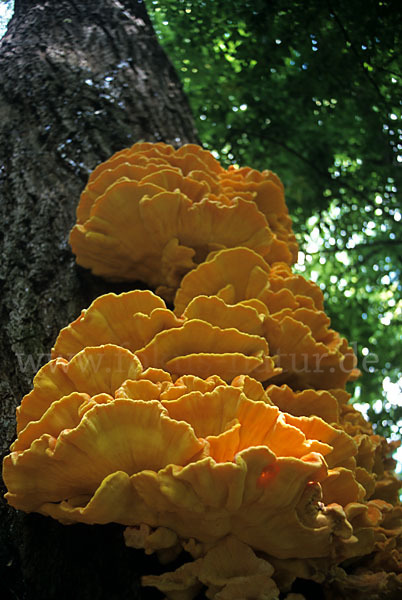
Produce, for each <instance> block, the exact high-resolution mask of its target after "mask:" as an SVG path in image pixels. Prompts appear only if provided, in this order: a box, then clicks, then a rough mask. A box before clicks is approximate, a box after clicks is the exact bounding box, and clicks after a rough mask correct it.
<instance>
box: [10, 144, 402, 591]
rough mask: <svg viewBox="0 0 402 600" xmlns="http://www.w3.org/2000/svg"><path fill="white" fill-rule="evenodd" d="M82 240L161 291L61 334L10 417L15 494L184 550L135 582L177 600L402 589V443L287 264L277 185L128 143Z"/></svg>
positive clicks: (78, 237) (82, 207) (112, 299)
mask: <svg viewBox="0 0 402 600" xmlns="http://www.w3.org/2000/svg"><path fill="white" fill-rule="evenodd" d="M70 241H71V244H72V248H73V251H74V253H75V254H76V256H77V262H78V263H79V264H81V265H83V266H85V267H88V268H91V269H92V271H93V272H94V273H95V274H98V275H102V276H104V277H106V278H111V279H114V280H138V279H141V280H143V281H144V282H146V283H147V284H149V285H150V286H152V287H153V288H156V292H157V294H159V295H157V294H156V293H154V292H152V291H148V290H132V291H129V292H125V293H123V294H119V295H116V294H105V295H103V296H101V297H99V298H97V299H95V300H94V302H93V303H92V304H91V305H90V306H89V308H87V309H85V310H83V311H82V313H81V315H80V316H79V317H78V318H77V319H76V320H75V321H73V322H72V323H71V324H69V325H67V326H66V327H64V329H62V330H61V331H60V333H59V336H58V337H57V339H56V341H55V344H54V347H53V348H52V353H51V354H52V360H51V361H50V362H49V363H47V364H46V365H45V366H44V367H42V368H41V369H40V370H39V372H38V373H37V375H36V376H35V378H34V382H33V389H32V391H31V392H29V393H28V394H27V395H26V396H25V397H24V398H23V399H22V402H21V405H20V406H19V407H18V409H17V439H16V440H15V441H14V443H13V444H12V446H11V452H10V454H9V455H8V456H6V457H5V459H4V463H3V477H4V481H5V483H6V486H7V488H8V492H7V494H6V498H7V500H8V502H9V504H10V505H12V506H14V507H15V508H17V509H21V510H24V511H26V512H31V511H36V512H39V513H41V514H43V515H48V516H51V517H53V518H55V519H58V520H59V521H61V522H62V523H74V522H81V523H89V524H91V523H98V524H102V523H109V522H116V523H120V524H122V525H125V526H126V527H127V529H126V531H125V539H126V544H127V545H128V546H132V547H135V548H143V549H144V550H145V552H146V553H148V554H150V553H152V552H156V553H157V554H158V556H159V557H160V559H161V561H164V562H167V561H169V560H170V559H172V558H174V557H177V556H178V553H179V552H180V551H181V550H182V549H184V550H186V552H187V553H188V556H190V557H192V559H193V560H189V561H188V562H186V563H185V564H184V565H182V566H181V567H179V568H178V569H177V570H176V571H174V572H166V573H164V574H162V575H160V576H146V577H144V578H143V581H142V582H143V585H151V586H156V587H157V588H159V589H160V590H161V591H163V592H164V593H165V594H166V597H167V598H168V599H171V600H176V599H179V598H180V599H187V598H188V599H189V600H190V599H191V598H193V597H195V595H197V594H198V593H199V592H200V590H201V589H202V588H204V589H205V590H206V591H205V593H206V596H207V597H208V598H211V599H212V598H216V599H217V600H218V599H221V600H238V599H239V598H250V600H251V599H253V600H276V599H277V598H278V597H279V594H281V597H284V598H288V600H291V599H292V600H293V599H294V600H296V599H299V598H301V595H300V594H299V593H297V591H295V590H293V589H292V584H293V582H294V581H295V580H296V579H297V578H301V579H311V580H313V581H315V582H317V583H321V584H322V583H323V582H324V581H325V580H326V579H328V580H330V581H331V582H332V583H333V586H334V589H336V590H341V592H342V594H343V593H345V594H346V595H344V597H345V598H346V597H352V596H353V594H351V593H350V590H353V585H351V584H350V582H353V581H355V582H356V585H357V587H358V588H359V589H371V588H370V585H371V584H370V582H373V581H374V582H380V584H381V585H382V586H383V589H384V590H385V591H386V592H387V593H388V591H389V590H394V589H397V590H402V581H401V580H402V576H401V575H400V573H401V570H402V568H401V564H402V560H401V548H402V542H401V535H402V507H401V505H400V503H399V500H398V490H399V488H400V482H399V480H398V479H397V477H396V476H395V473H394V463H393V461H392V459H390V458H389V455H390V453H391V452H392V450H393V448H394V446H393V445H392V444H388V443H387V442H386V440H385V439H384V438H382V437H381V436H379V435H376V434H375V433H374V432H373V429H372V427H371V425H370V423H368V422H367V421H366V420H365V419H364V418H363V416H362V415H361V414H360V413H359V412H358V411H357V410H356V409H355V408H354V407H353V406H352V405H351V404H350V403H349V399H350V396H349V394H348V393H347V392H346V389H345V387H346V384H347V382H348V381H350V380H352V379H354V378H356V377H357V376H358V375H359V372H358V370H357V369H356V357H355V355H354V353H353V350H352V348H351V347H350V346H349V344H348V342H347V340H346V339H344V338H343V337H341V336H340V335H339V334H338V333H337V332H336V331H334V330H333V329H331V328H330V321H329V318H328V317H327V315H326V314H325V312H324V303H323V295H322V292H321V290H320V288H319V287H318V286H317V285H316V284H314V283H313V282H311V281H306V280H305V279H304V278H303V277H302V276H301V275H297V274H295V273H294V272H292V268H291V265H292V264H293V262H294V261H295V259H296V254H297V244H296V241H295V237H294V234H293V232H292V225H291V220H290V218H289V215H288V211H287V208H286V204H285V201H284V192H283V186H282V184H281V182H280V180H279V179H278V177H277V176H276V175H275V174H273V173H271V172H270V171H263V172H258V171H255V170H253V169H251V168H248V167H245V168H242V169H234V168H232V167H231V168H229V169H227V170H225V169H224V168H223V167H221V166H220V165H219V163H218V162H217V161H216V160H215V158H214V157H213V156H212V155H211V154H210V153H209V152H207V151H205V150H203V149H202V148H200V147H198V146H195V145H191V144H189V145H187V146H183V147H182V148H180V149H179V150H175V149H173V148H172V147H171V146H169V145H167V144H162V143H158V144H150V143H138V144H134V146H132V147H131V148H128V149H125V150H122V151H120V152H118V153H116V154H115V155H114V156H112V157H111V158H110V159H109V160H108V161H106V162H104V163H102V164H101V165H99V166H98V167H97V168H96V169H95V170H94V172H93V173H92V175H91V176H90V178H89V181H88V184H87V186H86V188H85V190H84V191H83V193H82V195H81V200H80V203H79V205H78V208H77V224H76V225H75V227H74V228H73V230H72V232H71V236H70ZM161 296H163V297H164V298H165V299H166V300H169V301H170V300H173V299H174V305H173V310H171V309H170V308H168V306H167V305H166V304H165V301H164V300H163V299H162V297H161ZM367 557H369V558H367ZM359 586H360V587H359ZM365 586H366V588H365ZM398 586H399V587H398ZM295 589H296V590H297V588H295ZM324 592H325V590H324ZM328 593H329V595H328V598H333V597H334V596H333V595H331V593H332V592H331V590H329V592H328ZM325 597H327V596H325Z"/></svg>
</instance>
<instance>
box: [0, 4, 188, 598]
mask: <svg viewBox="0 0 402 600" xmlns="http://www.w3.org/2000/svg"><path fill="white" fill-rule="evenodd" d="M138 140H145V141H165V142H167V143H171V144H173V145H176V146H178V145H181V144H183V143H187V142H197V141H198V140H197V134H196V132H195V129H194V126H193V122H192V118H191V114H190V110H189V106H188V103H187V100H186V98H185V97H184V95H183V93H182V90H181V87H180V83H179V81H178V78H177V76H176V74H175V72H174V70H173V68H172V65H171V64H170V62H169V60H168V58H167V57H166V55H165V54H164V52H163V50H162V49H161V48H160V46H159V45H158V42H157V40H156V37H155V34H154V31H153V29H152V25H151V23H150V21H149V18H148V16H147V13H146V10H145V7H144V4H143V2H142V1H141V0H120V1H119V0H87V1H86V2H79V1H78V0H77V1H76V0H37V1H35V0H16V1H15V14H14V17H13V19H12V20H11V22H10V24H9V28H8V31H7V33H6V35H5V36H4V38H3V39H2V42H1V45H0V229H1V231H0V244H1V257H2V260H1V263H0V293H1V298H0V317H1V324H0V343H1V349H2V352H1V364H0V441H1V450H2V456H4V454H6V453H7V449H8V447H9V445H10V443H11V442H12V440H13V437H14V431H15V421H14V414H15V408H16V406H17V405H18V404H19V403H20V401H21V397H22V396H23V395H24V394H25V393H26V392H27V391H29V389H30V388H31V386H32V378H33V376H34V374H35V373H36V371H37V370H38V369H39V367H40V366H41V365H42V364H43V363H45V362H46V361H47V360H48V359H49V351H50V348H51V346H52V344H53V342H54V340H55V338H56V335H57V333H58V331H59V330H60V328H61V327H63V326H65V325H66V324H67V323H69V322H70V321H71V320H72V319H74V318H75V317H76V316H77V315H78V314H79V312H80V310H81V309H82V308H84V307H86V306H88V304H89V303H90V302H91V301H92V300H93V298H94V297H96V296H97V295H99V294H101V293H105V292H107V291H111V290H113V291H118V290H119V289H122V288H121V287H120V288H119V286H117V285H112V284H110V283H107V282H104V281H101V280H99V279H97V278H95V277H93V276H91V275H90V274H88V273H87V272H86V271H84V270H83V269H79V268H78V267H77V266H76V265H75V262H74V258H73V256H72V253H71V251H70V249H69V245H68V242H67V238H68V233H69V230H70V229H71V227H72V225H73V223H74V221H75V207H76V205H77V203H78V199H79V194H80V191H81V190H82V188H83V187H84V185H85V183H86V180H87V177H88V173H89V172H90V171H91V170H92V169H93V168H94V167H95V165H96V164H98V163H99V162H101V161H103V160H105V159H106V158H108V157H109V156H110V155H111V154H112V153H113V152H115V151H117V150H119V149H121V148H124V147H127V146H130V145H132V144H133V143H134V142H136V141H138ZM132 287H136V284H135V283H133V285H132ZM1 492H2V494H1V496H2V495H3V493H4V487H2V490H1ZM122 530H123V527H121V526H117V525H109V526H83V525H73V526H69V527H66V526H62V525H60V524H58V523H57V522H55V521H52V520H51V519H47V518H44V517H41V516H39V515H24V514H22V513H18V512H17V511H15V510H13V509H10V508H9V507H8V506H7V505H6V504H5V502H4V500H3V499H2V500H1V504H0V559H1V560H0V564H1V566H0V569H1V571H0V597H1V598H2V599H4V600H8V599H10V600H11V599H16V598H18V599H19V600H54V599H55V598H57V599H58V600H63V599H65V600H72V599H74V600H75V599H77V600H86V599H87V598H88V599H89V598H90V599H91V600H101V599H102V600H103V599H105V600H106V598H107V599H108V600H114V599H116V600H117V599H119V600H124V599H125V598H127V599H128V598H130V599H131V600H132V599H133V598H159V597H160V595H159V594H158V593H157V592H154V591H150V590H146V589H142V588H140V582H139V579H140V575H141V574H144V573H145V572H157V570H158V565H157V563H156V561H155V560H154V559H152V558H144V556H143V553H142V552H136V551H134V550H132V549H127V548H125V546H124V542H123V536H122ZM2 588H4V589H2Z"/></svg>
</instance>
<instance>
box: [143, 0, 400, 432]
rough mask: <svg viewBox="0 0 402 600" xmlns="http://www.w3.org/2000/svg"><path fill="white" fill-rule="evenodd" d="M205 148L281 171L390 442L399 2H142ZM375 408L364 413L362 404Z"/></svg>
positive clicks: (362, 397) (396, 369)
mask: <svg viewBox="0 0 402 600" xmlns="http://www.w3.org/2000/svg"><path fill="white" fill-rule="evenodd" d="M147 7H148V10H149V11H150V13H151V16H152V18H153V20H154V25H155V28H156V31H157V33H158V35H159V37H160V40H161V42H162V44H163V45H164V47H165V49H166V50H167V52H168V54H169V56H170V57H171V59H172V61H173V63H174V65H175V67H176V69H177V71H178V72H179V74H180V75H181V78H182V82H183V85H184V88H185V91H186V92H187V94H188V96H189V98H190V101H191V104H192V108H193V112H194V115H195V117H196V119H197V126H198V129H199V133H200V136H201V139H202V141H203V143H204V145H205V146H206V147H207V148H210V149H211V150H214V151H215V152H216V154H217V156H219V158H220V160H222V161H223V162H227V163H235V164H236V163H237V164H239V165H244V164H250V165H252V166H253V167H256V168H258V169H263V168H270V169H272V170H274V171H277V172H278V173H279V174H280V176H281V178H282V179H283V181H284V183H285V187H286V190H287V203H288V205H289V208H290V211H291V214H292V216H293V219H294V222H295V228H296V231H297V232H298V235H299V241H300V245H301V248H302V249H303V254H301V256H300V259H301V264H300V267H299V269H300V271H301V272H303V273H304V274H306V275H308V276H310V277H312V278H313V279H316V280H318V282H319V283H320V285H321V287H322V289H323V291H324V293H325V297H326V306H327V311H328V312H329V313H330V315H331V317H332V321H333V325H334V327H335V328H337V329H338V330H340V331H342V332H343V333H345V334H346V335H347V336H348V338H349V339H350V340H351V341H352V342H354V343H355V346H356V351H357V353H358V356H359V362H360V368H361V369H362V372H363V375H362V377H361V379H360V380H359V381H358V382H357V384H356V387H355V398H356V400H358V401H359V402H360V403H361V404H362V405H363V408H365V409H366V410H367V409H368V410H369V413H370V416H371V418H373V419H374V420H375V421H376V422H377V427H378V429H379V431H381V432H384V433H386V434H387V435H390V434H392V435H394V436H395V435H398V426H397V425H395V423H397V422H398V420H400V419H401V418H402V406H400V404H401V401H400V400H399V405H398V399H397V395H396V393H395V388H396V387H397V386H395V385H394V386H393V388H392V390H393V392H392V394H390V393H388V399H386V396H385V395H384V396H383V397H382V396H381V390H382V387H383V381H385V385H386V386H387V385H388V388H387V389H388V392H389V390H390V385H391V382H394V383H396V382H398V381H399V380H400V377H401V372H400V366H399V364H400V360H399V354H400V350H399V344H398V320H399V325H400V318H401V308H402V301H401V284H400V272H401V268H400V255H401V248H402V239H401V234H400V225H401V224H400V220H401V212H400V209H399V208H398V202H397V191H398V185H399V182H398V178H399V172H398V166H399V165H400V163H401V162H402V136H401V133H402V131H401V125H400V116H401V103H400V97H401V93H400V92H401V82H400V71H401V59H400V52H399V50H398V49H399V48H400V47H401V30H400V28H398V27H396V26H395V15H396V14H398V13H399V10H398V6H397V3H396V2H393V1H392V0H390V1H387V0H385V1H383V2H379V1H373V0H371V1H370V2H367V3H365V5H364V10H362V5H361V2H359V1H358V0H349V1H348V2H346V1H344V0H342V1H340V2H337V3H334V4H332V3H330V2H322V3H321V2H315V3H306V2H302V1H296V2H289V1H286V0H273V1H270V2H266V0H253V1H251V0H245V1H244V0H242V1H239V0H235V1H230V2H229V1H228V0H225V1H222V2H214V1H213V0H153V1H151V0H148V2H147ZM369 406H370V408H369Z"/></svg>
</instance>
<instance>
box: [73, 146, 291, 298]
mask: <svg viewBox="0 0 402 600" xmlns="http://www.w3.org/2000/svg"><path fill="white" fill-rule="evenodd" d="M255 173H257V172H255ZM226 175H227V178H225V177H226ZM241 175H242V173H241ZM259 175H260V179H261V181H254V180H253V177H247V175H246V174H245V176H244V177H243V178H242V181H239V180H238V178H237V177H233V174H232V172H231V171H230V170H229V172H226V171H225V170H224V169H223V168H222V167H221V166H220V165H219V163H218V162H217V161H216V160H215V159H214V158H213V156H212V155H211V154H210V153H209V152H207V151H206V150H202V149H200V148H199V147H198V146H195V145H192V144H188V145H186V146H183V147H182V148H180V149H179V150H174V149H173V148H172V147H171V146H168V145H166V144H162V143H159V144H147V143H145V144H144V143H140V144H134V146H132V148H129V149H126V150H125V151H121V152H118V153H117V154H116V155H114V156H112V157H111V158H110V159H109V160H108V161H106V162H105V163H103V164H102V165H100V166H99V167H97V168H96V169H95V170H94V172H93V173H92V175H91V176H90V178H89V181H88V184H87V186H86V188H85V190H84V191H83V193H82V196H81V200H80V204H79V206H78V209H77V224H76V225H75V227H74V228H73V230H72V232H71V235H70V242H71V246H72V248H73V251H74V253H75V254H76V257H77V262H78V263H79V264H80V265H82V266H84V267H87V268H90V269H92V271H93V272H94V273H95V274H96V275H101V276H102V277H106V278H110V279H114V280H138V279H140V280H142V281H144V282H146V283H147V284H149V285H151V286H153V287H157V288H158V290H157V291H158V293H162V294H163V295H165V296H166V297H167V298H170V297H172V295H173V294H174V292H175V290H176V289H177V287H178V286H179V284H180V280H181V278H182V276H183V275H184V274H185V273H186V272H188V271H190V270H191V269H193V268H194V267H195V266H196V265H197V264H198V263H199V262H201V261H202V260H204V259H205V258H206V257H207V255H208V254H209V253H210V252H211V251H214V250H218V249H220V248H232V247H235V246H247V247H250V248H252V249H254V250H255V251H256V252H258V253H259V254H261V255H262V256H264V257H265V259H266V260H268V261H269V262H273V261H274V260H284V261H286V262H289V263H292V262H294V260H295V252H296V250H297V244H296V241H295V237H294V234H293V232H292V228H291V221H290V218H289V216H288V213H287V208H286V204H285V201H284V193H283V186H282V184H281V183H280V181H279V179H278V178H277V177H276V176H274V175H273V174H271V173H270V172H268V171H264V173H262V174H259ZM222 176H225V177H224V178H222ZM254 179H258V177H257V178H256V177H254ZM288 238H289V240H291V250H289V248H288V245H287V243H286V242H287V240H288Z"/></svg>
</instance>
